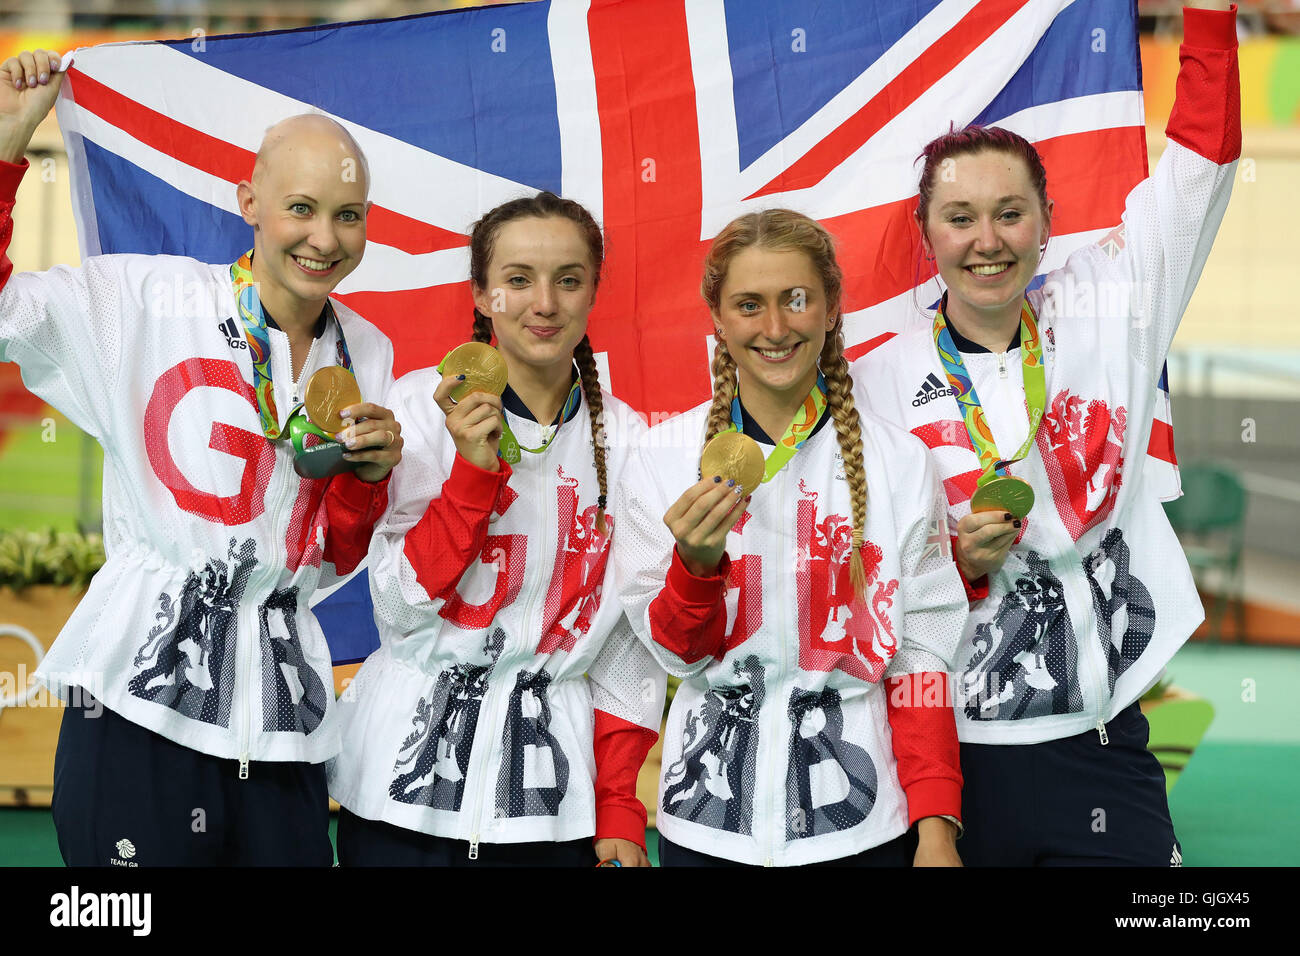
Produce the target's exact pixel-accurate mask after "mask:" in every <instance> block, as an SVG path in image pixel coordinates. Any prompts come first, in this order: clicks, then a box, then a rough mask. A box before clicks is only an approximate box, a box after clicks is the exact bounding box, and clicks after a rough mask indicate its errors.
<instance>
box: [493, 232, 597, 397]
mask: <svg viewBox="0 0 1300 956" xmlns="http://www.w3.org/2000/svg"><path fill="white" fill-rule="evenodd" d="M472 288H473V293H474V305H475V306H476V307H477V308H478V310H479V311H480V312H482V313H483V314H484V315H486V316H487V317H488V318H490V319H491V320H492V329H493V332H494V333H495V335H496V339H497V347H498V348H499V349H500V351H501V355H502V356H503V357H504V358H505V360H506V367H507V368H508V369H509V370H510V374H511V376H514V375H515V370H516V369H517V368H520V367H521V366H526V367H528V369H529V370H530V371H532V372H534V373H542V374H543V375H545V376H546V377H550V376H551V375H556V376H560V375H563V376H566V377H567V376H568V374H569V366H570V365H571V364H572V362H573V349H574V347H575V346H576V345H577V344H578V343H579V342H580V341H582V337H583V336H584V335H586V334H587V316H588V315H589V314H590V312H591V307H592V304H593V303H594V302H595V299H596V266H595V263H594V262H593V261H592V253H591V250H590V248H589V247H588V245H587V240H586V239H585V238H584V237H583V234H582V230H581V229H579V228H578V225H577V223H575V222H573V221H571V220H569V219H566V218H562V217H559V216H547V217H546V218H540V219H539V218H536V217H531V216H530V217H526V218H521V219H512V220H510V221H509V222H506V223H504V224H503V225H502V226H501V227H500V229H498V230H497V234H496V236H495V238H494V240H493V242H492V255H491V257H490V258H489V260H488V263H487V269H486V274H485V276H484V284H483V285H482V286H480V285H479V284H478V283H473V284H472Z"/></svg>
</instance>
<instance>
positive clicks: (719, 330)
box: [713, 328, 727, 339]
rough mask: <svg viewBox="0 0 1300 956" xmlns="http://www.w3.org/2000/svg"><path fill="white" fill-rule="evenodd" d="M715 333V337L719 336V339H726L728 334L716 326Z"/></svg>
mask: <svg viewBox="0 0 1300 956" xmlns="http://www.w3.org/2000/svg"><path fill="white" fill-rule="evenodd" d="M713 335H714V337H715V338H719V339H725V338H726V337H727V336H726V334H725V333H723V331H722V329H719V328H715V329H714V330H713Z"/></svg>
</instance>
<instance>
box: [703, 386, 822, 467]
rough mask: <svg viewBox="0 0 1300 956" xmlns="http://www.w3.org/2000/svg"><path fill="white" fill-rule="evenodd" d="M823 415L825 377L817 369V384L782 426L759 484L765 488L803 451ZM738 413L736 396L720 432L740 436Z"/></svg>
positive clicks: (740, 426) (741, 427)
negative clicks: (782, 433) (738, 433)
mask: <svg viewBox="0 0 1300 956" xmlns="http://www.w3.org/2000/svg"><path fill="white" fill-rule="evenodd" d="M824 414H826V376H824V375H822V373H821V369H818V370H817V381H816V382H815V383H814V384H813V387H812V391H810V392H809V393H808V397H807V398H805V399H804V400H803V405H801V406H800V408H799V410H798V411H797V412H795V413H794V418H793V419H791V421H790V424H789V425H787V426H786V429H785V434H784V435H782V436H781V440H780V441H778V442H777V443H776V447H775V448H773V449H772V452H771V454H769V455H768V456H767V457H766V458H765V459H764V468H763V481H762V484H767V483H768V482H769V481H771V480H772V479H773V478H775V477H776V475H777V473H778V472H779V471H780V470H781V469H782V468H784V467H785V466H786V463H787V462H789V461H790V459H791V458H793V457H794V454H795V452H797V451H798V450H799V449H800V448H802V447H803V443H804V442H806V441H807V440H808V438H809V436H810V435H812V433H813V431H814V430H815V429H816V428H817V423H818V422H819V421H821V417H822V415H824ZM742 423H743V419H742V417H741V412H740V395H739V394H737V395H736V396H735V397H734V398H732V400H731V424H730V425H728V426H727V427H726V428H724V429H723V430H722V431H724V432H740V433H742V434H743V433H744V431H745V428H744V425H743V424H742Z"/></svg>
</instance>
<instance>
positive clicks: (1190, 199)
mask: <svg viewBox="0 0 1300 956" xmlns="http://www.w3.org/2000/svg"><path fill="white" fill-rule="evenodd" d="M1200 6H1202V7H1204V8H1191V7H1189V8H1188V9H1186V10H1184V13H1183V22H1184V36H1183V44H1182V46H1181V48H1180V50H1179V61H1180V67H1179V72H1178V83H1177V87H1176V93H1175V99H1174V106H1173V110H1172V112H1171V113H1170V116H1169V124H1168V126H1167V128H1166V133H1167V135H1168V139H1169V142H1168V146H1167V147H1166V149H1165V152H1164V155H1162V156H1161V157H1160V162H1159V163H1158V164H1157V165H1156V168H1155V170H1154V171H1153V172H1152V174H1151V177H1150V178H1149V179H1146V180H1144V181H1143V182H1142V183H1140V184H1138V186H1137V187H1136V188H1135V189H1134V190H1133V191H1132V193H1130V194H1129V196H1128V199H1127V201H1126V202H1125V209H1124V228H1123V244H1124V245H1123V248H1122V250H1121V251H1120V253H1119V256H1118V258H1117V259H1116V262H1115V264H1114V265H1115V270H1116V272H1117V273H1118V275H1119V278H1120V280H1121V281H1122V282H1123V283H1125V284H1126V286H1127V288H1128V293H1129V301H1130V303H1132V305H1133V306H1134V308H1133V313H1134V314H1133V315H1132V318H1131V328H1132V332H1131V335H1130V347H1131V350H1132V352H1133V354H1134V356H1135V357H1136V358H1137V359H1138V361H1140V362H1142V364H1144V365H1145V366H1146V367H1147V368H1148V369H1149V370H1150V371H1151V378H1152V383H1153V384H1154V382H1155V380H1156V378H1157V377H1158V375H1159V373H1160V369H1161V367H1162V366H1163V364H1164V360H1165V356H1166V355H1167V353H1168V351H1169V345H1170V343H1171V342H1172V341H1173V337H1174V333H1175V332H1176V331H1177V328H1178V323H1179V322H1180V321H1181V319H1182V316H1183V312H1184V311H1185V310H1186V308H1187V304H1188V302H1189V301H1190V299H1191V297H1192V292H1193V291H1194V290H1195V289H1196V283H1197V281H1198V280H1199V279H1200V276H1201V270H1202V268H1204V266H1205V261H1206V259H1207V258H1208V257H1209V254H1210V247H1211V246H1212V245H1213V244H1214V237H1215V235H1216V234H1217V232H1218V230H1219V224H1220V222H1221V221H1222V220H1223V214H1224V211H1225V210H1226V209H1227V205H1228V198H1229V195H1230V194H1231V192H1232V182H1233V178H1234V176H1235V172H1236V164H1237V160H1238V157H1239V156H1240V155H1241V91H1240V81H1239V78H1238V72H1237V32H1236V14H1235V9H1236V8H1235V6H1233V7H1232V9H1231V10H1228V9H1227V8H1226V5H1222V4H1213V5H1211V4H1202V5H1200ZM1212 7H1217V9H1214V8H1212Z"/></svg>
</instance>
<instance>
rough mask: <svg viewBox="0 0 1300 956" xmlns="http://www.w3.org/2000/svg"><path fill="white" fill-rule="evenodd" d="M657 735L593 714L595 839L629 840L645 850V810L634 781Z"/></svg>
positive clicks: (604, 715)
mask: <svg viewBox="0 0 1300 956" xmlns="http://www.w3.org/2000/svg"><path fill="white" fill-rule="evenodd" d="M658 739H659V734H658V732H657V731H654V730H650V729H649V728H647V727H642V726H640V725H638V724H634V723H632V722H631V721H630V720H623V719H622V718H621V717H615V716H614V715H613V714H607V713H605V712H604V711H602V710H597V711H596V733H595V738H594V740H593V747H594V750H595V757H596V839H597V840H604V839H619V840H630V841H632V842H633V843H635V844H636V845H637V846H639V847H641V849H643V850H644V849H645V827H646V819H647V815H646V809H645V806H644V805H643V804H642V803H641V801H640V799H638V798H637V795H636V779H637V776H638V775H639V774H640V772H641V767H642V765H643V764H644V763H645V759H646V756H647V755H648V754H649V753H650V748H651V747H653V746H654V745H655V741H656V740H658Z"/></svg>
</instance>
